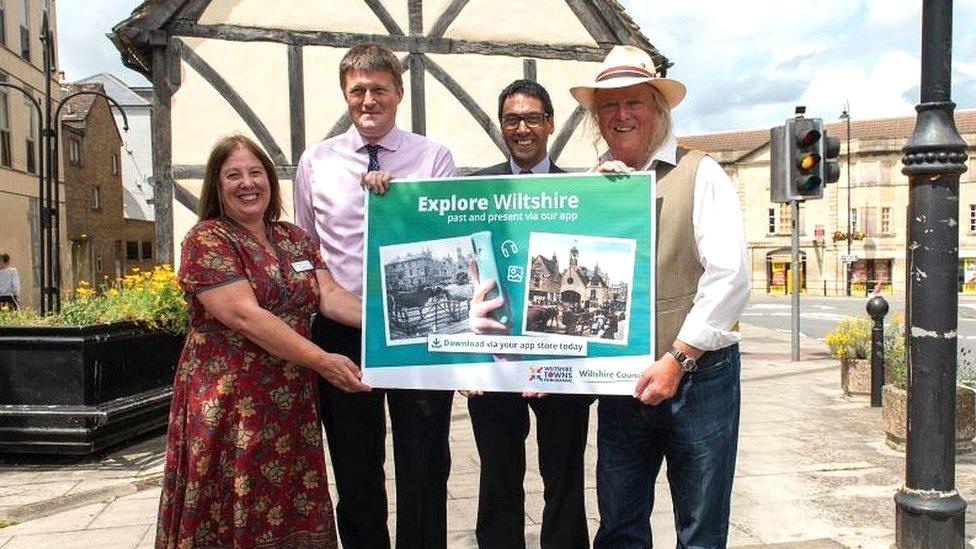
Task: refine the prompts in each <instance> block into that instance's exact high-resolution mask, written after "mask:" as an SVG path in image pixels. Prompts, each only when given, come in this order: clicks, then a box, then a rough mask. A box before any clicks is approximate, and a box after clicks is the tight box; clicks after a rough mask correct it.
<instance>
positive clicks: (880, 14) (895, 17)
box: [866, 0, 922, 27]
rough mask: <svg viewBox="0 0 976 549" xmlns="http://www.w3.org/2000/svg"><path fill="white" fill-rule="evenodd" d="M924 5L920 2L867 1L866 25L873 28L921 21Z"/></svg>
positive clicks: (904, 0) (902, 0)
mask: <svg viewBox="0 0 976 549" xmlns="http://www.w3.org/2000/svg"><path fill="white" fill-rule="evenodd" d="M921 15H922V3H921V2H919V1H918V0H867V16H866V23H867V24H868V25H869V26H872V27H882V26H886V25H895V24H900V23H904V22H906V21H909V20H910V21H912V22H917V21H920V20H921Z"/></svg>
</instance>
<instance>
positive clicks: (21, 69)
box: [0, 0, 68, 308]
mask: <svg viewBox="0 0 976 549" xmlns="http://www.w3.org/2000/svg"><path fill="white" fill-rule="evenodd" d="M45 14H47V15H48V20H49V22H50V25H51V30H52V33H53V35H54V41H53V45H52V47H54V48H55V50H56V44H57V36H58V33H57V24H56V21H57V17H56V13H55V7H54V2H50V1H49V0H3V1H2V2H0V82H4V83H7V84H11V85H14V86H18V87H21V88H23V89H25V90H26V91H28V92H29V94H30V98H28V97H27V96H26V95H24V94H22V93H21V92H19V91H17V90H14V89H10V88H4V87H0V219H2V220H3V222H2V223H0V251H3V252H7V253H9V254H10V256H11V266H12V267H15V268H16V269H17V270H18V272H19V273H20V280H21V285H22V289H21V303H22V305H23V306H24V307H27V308H34V307H36V306H37V305H38V304H39V301H40V286H41V282H40V280H41V264H40V257H41V254H40V247H41V228H40V215H41V209H40V200H39V198H38V197H39V192H40V190H39V188H40V183H39V181H38V177H39V176H40V174H41V173H42V171H43V167H42V165H41V160H42V158H41V153H42V147H41V135H40V133H41V130H40V128H38V123H39V119H40V116H41V114H39V113H38V112H37V110H36V108H35V106H34V101H37V102H38V103H39V104H40V105H41V109H42V111H43V99H44V90H45V75H44V57H43V45H42V43H41V40H40V36H41V21H42V20H43V18H44V16H45ZM54 60H55V65H56V64H57V62H58V60H59V56H58V55H57V53H56V51H55V55H54ZM48 81H49V82H50V85H51V95H52V96H53V99H54V101H55V104H57V101H59V100H60V97H61V88H60V84H59V82H58V69H57V66H55V69H54V71H53V72H52V74H51V75H50V76H49V77H48ZM32 100H33V101H32ZM59 195H60V200H59V203H60V204H59V211H60V212H61V213H63V208H64V196H65V195H64V188H63V187H62V188H61V189H60V191H59ZM60 233H61V234H60V235H58V236H57V237H56V238H57V239H58V240H59V241H60V242H61V251H62V253H61V265H62V266H63V267H64V266H67V265H68V260H67V258H68V246H67V245H66V244H67V242H66V240H65V235H66V234H67V231H66V227H65V224H64V223H63V222H62V223H61V226H60ZM67 278H68V277H65V278H64V279H63V280H67Z"/></svg>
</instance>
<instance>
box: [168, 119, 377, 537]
mask: <svg viewBox="0 0 976 549" xmlns="http://www.w3.org/2000/svg"><path fill="white" fill-rule="evenodd" d="M281 209H282V208H281V196H280V190H279V184H278V177H277V174H276V172H275V167H274V165H273V164H272V163H271V160H270V159H269V158H268V156H267V154H265V152H264V151H262V150H261V149H260V148H259V147H258V146H257V145H256V144H255V143H254V142H253V141H251V140H250V139H248V138H246V137H243V136H240V135H235V136H230V137H226V138H223V139H221V140H220V141H218V142H217V144H216V145H215V146H214V148H213V150H212V151H211V153H210V159H209V160H208V162H207V168H206V174H205V176H204V182H203V191H202V194H201V199H200V212H199V217H200V221H199V222H198V223H197V224H196V225H195V226H194V227H193V228H191V229H190V231H189V233H187V235H186V238H185V239H184V240H183V247H182V256H181V261H180V268H179V274H178V278H179V283H180V285H181V287H182V288H183V290H184V291H185V292H186V297H187V302H188V305H189V314H190V331H189V333H188V334H187V336H186V345H185V347H184V348H183V353H182V355H181V357H180V362H179V366H178V370H177V374H176V379H175V381H174V383H173V401H172V406H171V409H170V417H169V431H168V433H167V441H166V466H165V470H164V474H163V488H162V495H161V496H160V503H159V515H158V522H157V529H156V547H160V548H176V547H191V546H194V547H196V546H206V547H255V546H260V547H269V548H271V547H274V548H290V547H332V548H334V547H338V542H337V537H336V530H335V523H334V521H333V513H332V504H331V501H330V499H329V491H328V479H327V478H326V469H325V459H324V449H323V446H322V428H321V424H320V419H319V415H318V406H317V403H318V387H317V385H316V380H317V379H318V378H319V377H320V376H321V377H323V378H325V379H327V380H328V381H329V383H330V384H332V385H333V386H335V387H338V388H339V389H340V390H343V391H350V392H354V391H356V392H358V391H368V390H369V387H367V386H366V385H364V384H363V383H362V382H361V381H360V374H359V369H358V368H356V365H355V364H353V363H352V361H350V360H349V359H348V358H346V357H345V356H342V355H339V354H332V353H327V352H325V351H323V350H322V349H320V348H319V347H318V346H316V345H315V344H313V343H312V342H311V341H309V340H308V339H307V337H308V333H309V321H310V318H311V315H312V313H313V312H318V313H319V314H322V315H325V316H327V317H329V318H332V319H334V320H335V321H336V322H340V323H342V324H344V325H348V326H355V327H358V326H359V325H360V322H361V318H360V302H359V299H358V298H357V297H356V296H354V295H352V294H350V293H349V292H346V291H345V290H343V289H342V288H340V287H339V286H338V285H337V284H336V283H335V281H334V280H333V279H332V275H331V274H330V273H329V271H328V270H327V269H326V267H325V265H324V264H323V263H322V260H321V259H320V258H319V254H318V249H317V248H316V247H315V246H314V245H313V244H312V242H311V240H310V239H309V238H308V235H306V234H305V232H304V231H302V230H301V229H300V228H298V227H297V226H295V225H292V224H290V223H285V222H282V221H279V220H278V219H279V217H280V215H281Z"/></svg>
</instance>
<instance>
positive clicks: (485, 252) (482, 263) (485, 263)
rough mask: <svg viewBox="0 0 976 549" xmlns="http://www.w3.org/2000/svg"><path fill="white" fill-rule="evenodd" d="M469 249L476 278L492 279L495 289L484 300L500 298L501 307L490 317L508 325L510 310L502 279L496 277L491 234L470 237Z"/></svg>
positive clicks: (479, 233)
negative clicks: (474, 262)
mask: <svg viewBox="0 0 976 549" xmlns="http://www.w3.org/2000/svg"><path fill="white" fill-rule="evenodd" d="M471 247H472V248H473V249H474V256H475V261H476V262H477V263H478V277H479V278H480V279H481V280H483V281H484V280H488V279H492V280H494V281H495V287H494V288H492V289H491V290H490V291H489V292H488V294H487V295H486V296H485V299H486V300H489V299H495V298H496V297H498V296H502V298H503V301H504V302H503V303H502V306H501V307H499V308H497V309H495V310H494V311H493V312H492V313H491V315H492V316H493V317H494V318H495V320H497V321H498V322H501V323H502V324H508V321H509V319H511V317H512V315H511V310H510V309H509V306H508V298H506V297H505V295H504V293H503V292H502V279H501V277H500V276H498V265H497V263H495V251H494V248H493V247H492V244H491V232H489V231H482V232H478V233H474V234H472V235H471Z"/></svg>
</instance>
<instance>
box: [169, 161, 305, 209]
mask: <svg viewBox="0 0 976 549" xmlns="http://www.w3.org/2000/svg"><path fill="white" fill-rule="evenodd" d="M296 168H297V166H292V165H289V164H286V165H283V166H275V171H276V172H277V173H278V179H283V180H291V179H293V178H294V177H295V170H296ZM206 171H207V167H206V166H204V165H202V164H177V165H176V166H173V177H174V179H203V176H204V174H205V173H206ZM183 191H184V192H185V193H188V194H189V195H190V196H195V195H193V193H191V192H190V191H189V190H186V189H183ZM184 205H185V204H184ZM187 207H189V206H187ZM194 211H196V210H194Z"/></svg>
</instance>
